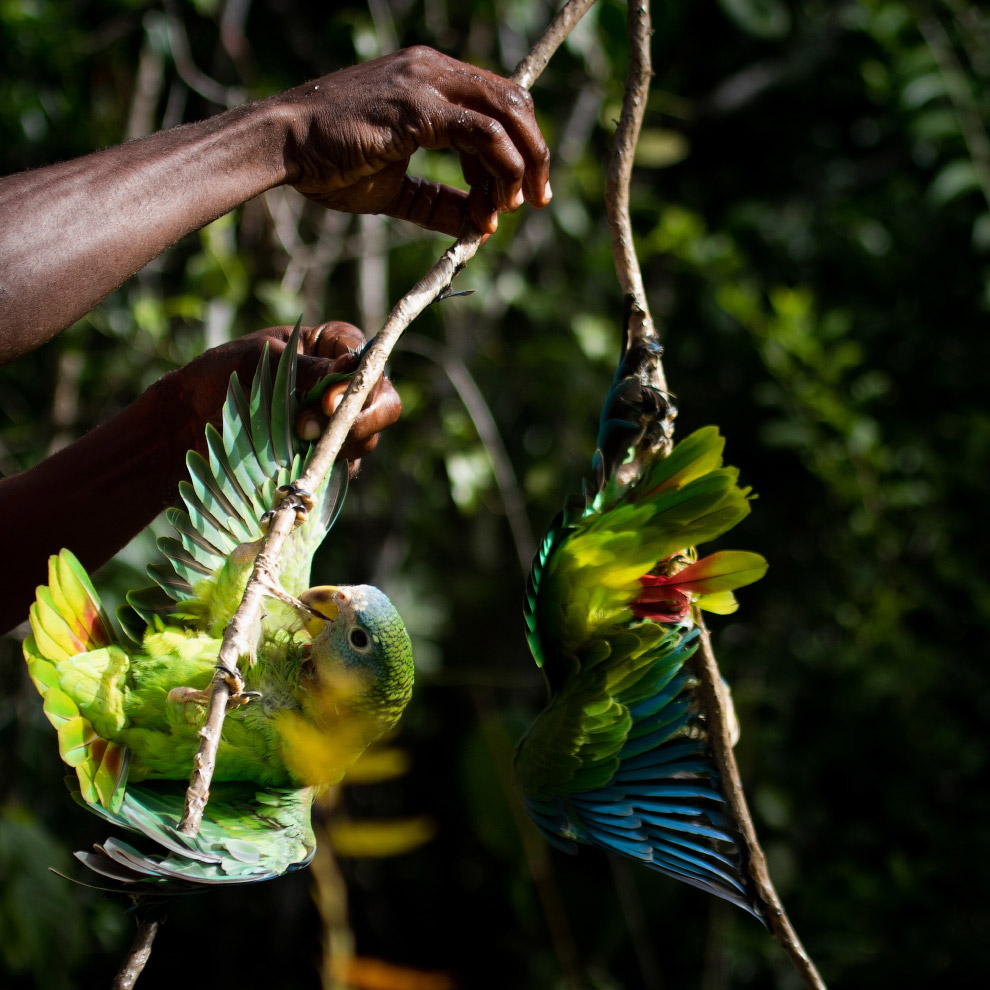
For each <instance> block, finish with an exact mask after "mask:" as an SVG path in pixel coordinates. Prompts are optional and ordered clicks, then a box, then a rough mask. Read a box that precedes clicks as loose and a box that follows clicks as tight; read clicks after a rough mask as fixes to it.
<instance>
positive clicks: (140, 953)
mask: <svg viewBox="0 0 990 990" xmlns="http://www.w3.org/2000/svg"><path fill="white" fill-rule="evenodd" d="M159 911H160V907H159V906H158V905H141V904H138V905H136V906H135V909H134V916H135V920H136V921H137V932H136V933H135V935H134V941H133V942H131V947H130V948H129V949H128V950H127V956H126V957H125V958H124V962H123V964H122V965H121V967H120V969H119V970H118V971H117V975H116V976H115V977H114V980H113V984H112V988H111V990H131V988H132V987H133V986H134V984H135V983H137V981H138V977H139V976H140V975H141V973H142V972H144V967H145V966H146V965H147V963H148V959H149V958H150V957H151V946H152V943H153V942H154V941H155V936H156V935H157V934H158V928H159V926H160V925H161V923H162V920H163V919H162V916H161V914H160V913H159Z"/></svg>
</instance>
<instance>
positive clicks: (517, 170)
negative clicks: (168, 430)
mask: <svg viewBox="0 0 990 990" xmlns="http://www.w3.org/2000/svg"><path fill="white" fill-rule="evenodd" d="M421 147H422V148H453V149H455V150H456V151H457V152H458V154H459V156H460V159H461V165H462V168H463V171H464V175H465V177H466V178H467V181H468V183H469V185H470V186H471V192H470V194H469V193H467V192H464V191H463V190H460V189H455V188H453V187H451V186H446V185H443V184H441V183H435V182H425V181H422V180H419V179H416V178H413V177H412V176H409V175H407V174H406V167H407V165H408V164H409V158H410V156H411V155H412V154H413V152H414V151H415V150H416V149H417V148H421ZM548 178H549V154H548V152H547V148H546V143H545V142H544V140H543V137H542V135H541V134H540V131H539V128H538V126H537V124H536V118H535V116H534V113H533V105H532V99H531V97H530V95H529V93H527V92H526V91H525V90H523V89H520V88H519V87H518V86H516V85H515V84H514V83H510V82H508V81H507V80H505V79H501V78H500V77H498V76H495V75H493V74H492V73H490V72H486V71H484V70H483V69H476V68H474V67H473V66H469V65H466V64H464V63H462V62H458V61H456V60H455V59H451V58H448V57H447V56H445V55H441V54H440V53H439V52H434V51H432V50H431V49H428V48H412V49H406V50H404V51H401V52H396V53H395V54H393V55H389V56H386V57H385V58H381V59H376V60H375V61H373V62H366V63H363V64H361V65H357V66H352V67H350V68H348V69H342V70H340V71H339V72H335V73H332V74H331V75H329V76H324V77H323V78H322V79H317V80H314V81H313V82H310V83H306V84H304V85H302V86H297V87H296V88H295V89H291V90H288V91H287V92H285V93H281V94H279V95H278V96H273V97H271V98H269V99H267V100H263V101H261V102H259V103H253V104H249V105H248V106H246V107H239V108H236V109H234V110H228V111H227V112H226V113H223V114H220V115H219V116H217V117H212V118H210V119H209V120H205V121H201V122H199V123H196V124H188V125H186V126H184V127H180V128H176V129H174V130H171V131H164V132H162V133H160V134H154V135H152V136H150V137H147V138H142V139H141V140H139V141H133V142H130V143H128V144H125V145H121V146H119V147H116V148H109V149H107V150H106V151H102V152H98V153H97V154H94V155H89V156H87V157H85V158H81V159H78V160H76V161H70V162H64V163H62V164H61V165H55V166H51V167H49V168H44V169H38V170H36V171H33V172H25V173H23V174H21V175H16V176H11V177H9V178H6V179H0V363H3V362H4V361H9V360H11V359H12V358H14V357H16V356H17V355H19V354H22V353H24V352H26V351H29V350H31V349H32V348H35V347H37V346H39V345H40V344H42V343H44V342H45V341H46V340H48V339H49V338H50V337H52V336H54V334H56V333H58V331H59V330H61V329H63V328H64V327H66V326H68V325H69V324H70V323H72V322H73V321H74V320H77V319H78V318H79V317H80V316H82V315H83V314H84V313H86V312H88V311H89V309H91V308H92V307H93V306H94V305H95V304H96V303H97V302H99V301H100V300H101V299H102V298H104V297H105V296H106V295H107V294H108V293H110V292H112V291H113V289H115V288H116V287H117V286H119V285H120V284H121V283H122V282H123V281H124V280H125V279H127V278H128V277H129V276H130V275H132V274H134V273H135V272H137V271H138V270H139V269H141V268H142V267H143V266H144V265H146V264H147V263H148V262H149V261H150V260H151V259H152V258H154V257H156V256H157V255H158V254H160V253H161V252H162V251H163V250H165V248H167V247H168V246H169V245H171V244H174V243H175V242H176V241H177V240H179V239H180V238H181V237H183V236H185V235H186V234H188V233H190V232H191V231H193V230H197V229H198V228H199V227H202V226H203V225H204V224H206V223H209V222H210V221H211V220H213V219H215V218H216V217H218V216H220V215H222V214H223V213H226V212H227V211H228V210H231V209H233V208H234V207H235V206H237V205H239V204H240V203H243V202H245V201H246V200H248V199H250V198H251V197H253V196H256V195H258V193H261V192H263V191H264V190H266V189H270V188H272V187H273V186H276V185H280V184H282V183H289V184H292V185H294V186H295V187H296V188H297V189H298V190H299V191H300V192H301V193H303V195H305V196H307V197H309V198H310V199H311V200H313V201H314V202H316V203H319V204H320V205H322V206H325V207H327V208H329V209H334V210H343V211H346V212H350V213H384V214H387V215H388V216H392V217H398V218H400V219H403V220H411V221H413V222H414V223H418V224H420V225H421V226H424V227H428V228H429V229H431V230H439V231H443V232H444V233H447V234H451V235H455V236H456V235H457V234H459V233H460V232H461V230H462V228H463V225H464V223H465V221H466V220H468V219H470V220H471V222H473V223H474V225H475V226H476V227H477V228H478V229H479V230H481V231H482V232H483V233H489V234H490V233H492V232H493V231H494V230H495V229H496V227H497V225H498V213H500V212H505V211H507V210H514V209H517V208H518V207H519V206H520V205H521V204H522V203H523V201H524V200H528V201H529V202H530V203H532V204H533V205H535V206H538V207H542V206H545V205H546V204H547V203H548V202H549V201H550V185H549V181H548Z"/></svg>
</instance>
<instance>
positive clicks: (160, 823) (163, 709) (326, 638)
mask: <svg viewBox="0 0 990 990" xmlns="http://www.w3.org/2000/svg"><path fill="white" fill-rule="evenodd" d="M298 334H299V331H298V328H297V329H296V332H295V333H294V334H293V335H292V337H291V338H290V339H289V341H288V343H287V345H286V347H285V349H284V351H283V353H282V356H281V358H280V360H279V362H278V368H277V370H276V374H275V379H274V382H273V381H272V377H271V373H270V371H269V360H268V354H267V351H266V353H265V354H264V355H263V357H262V359H261V361H260V363H259V366H258V371H257V373H256V374H255V377H254V381H253V385H252V388H251V390H250V394H245V392H244V390H243V389H242V387H241V384H240V382H239V381H238V379H237V377H236V376H232V377H231V381H230V387H229V389H228V393H227V399H226V403H225V405H224V408H223V413H222V430H220V431H218V430H216V429H214V428H213V427H207V430H206V452H207V456H205V457H204V456H202V455H201V454H199V453H196V452H195V451H191V452H190V453H189V454H188V456H187V459H186V462H187V466H188V470H189V480H188V481H183V482H182V483H181V484H180V494H181V496H182V501H183V503H184V506H185V507H184V508H183V509H179V508H171V509H168V510H167V512H166V518H167V520H168V522H169V523H170V524H171V525H172V527H173V529H174V530H175V534H176V535H175V536H174V537H164V538H162V539H160V540H159V541H158V546H159V549H160V550H161V552H162V554H163V557H164V562H163V563H159V564H152V565H150V566H149V568H148V570H149V573H150V574H151V576H152V578H153V579H154V580H155V582H156V587H155V588H153V589H145V590H142V591H135V592H131V593H130V594H128V596H127V605H125V606H122V607H121V609H120V610H118V616H119V619H120V622H121V627H122V630H123V631H118V630H117V628H116V627H115V625H114V623H113V621H112V619H111V618H110V616H109V615H108V614H107V612H106V610H105V609H104V608H103V606H102V604H101V602H100V598H99V595H98V593H97V592H96V589H95V588H94V587H93V585H92V582H91V581H90V579H89V576H88V575H87V574H86V571H85V570H84V569H83V567H82V566H81V565H80V563H79V562H78V561H77V560H76V558H75V557H74V556H73V555H72V553H71V552H70V551H69V550H62V551H61V552H60V553H59V554H58V555H57V556H54V557H52V558H50V560H49V569H48V584H47V585H45V586H42V587H39V588H38V591H37V599H36V601H35V603H34V604H33V605H32V606H31V634H30V635H29V636H28V637H27V638H26V639H25V641H24V656H25V659H26V661H27V666H28V671H29V674H30V676H31V679H32V681H33V682H34V685H35V687H36V688H37V689H38V692H39V693H40V694H41V696H42V698H43V699H44V711H45V715H46V716H47V717H48V720H49V721H50V722H51V723H52V725H53V726H54V727H55V729H56V733H57V736H58V744H59V753H60V755H61V757H62V759H63V761H64V762H65V763H66V765H67V766H69V767H70V768H72V769H73V770H74V771H75V773H74V775H73V776H72V777H70V778H69V781H70V789H71V790H72V793H73V796H74V797H75V799H76V800H77V801H78V802H79V803H80V804H82V805H83V806H84V807H86V808H87V809H88V810H90V811H92V812H94V813H95V814H97V815H99V816H101V817H102V818H104V819H106V820H107V821H108V822H111V823H112V824H114V825H117V826H120V827H121V828H124V829H127V830H129V831H131V832H134V833H137V834H138V835H139V836H142V837H143V838H144V839H146V840H150V846H151V847H152V849H153V851H151V852H144V851H139V850H137V849H135V848H134V847H132V846H131V845H129V844H128V843H126V842H122V841H120V840H118V839H109V840H107V841H106V842H104V843H103V844H102V845H99V846H96V847H95V848H94V850H93V851H92V852H85V853H77V857H78V858H79V859H80V860H81V861H82V862H83V863H84V864H85V865H87V866H88V867H90V868H91V869H93V870H95V871H96V872H97V873H99V874H101V875H102V876H103V877H105V878H107V879H108V880H112V881H115V882H116V883H118V884H123V885H124V886H125V887H127V888H128V889H129V890H142V889H154V890H155V891H162V890H167V891H175V890H184V889H192V888H193V887H195V886H196V885H201V884H214V883H243V882H250V881H255V880H265V879H269V878H272V877H276V876H279V875H281V874H283V873H286V872H288V871H290V870H295V869H298V868H300V867H302V866H305V865H306V864H307V863H308V862H309V861H310V859H312V857H313V853H314V850H315V838H314V835H313V830H312V828H311V825H310V806H311V803H312V800H313V797H314V795H315V794H316V792H317V791H318V790H319V788H320V787H322V786H326V785H327V784H330V783H334V782H336V781H339V780H340V779H341V778H342V777H343V775H344V773H345V772H346V771H347V769H348V768H349V767H350V766H351V765H352V764H353V763H354V761H355V760H356V759H357V758H358V757H359V756H360V754H361V752H362V751H363V750H364V749H365V748H366V747H367V746H368V745H369V744H370V743H371V742H373V741H374V740H375V739H377V738H378V737H380V736H381V735H382V734H383V733H384V732H386V731H387V730H388V729H390V728H391V727H392V726H393V725H394V724H395V723H396V721H397V720H398V718H399V716H400V715H401V713H402V710H403V709H404V707H405V705H406V703H407V702H408V701H409V698H410V695H411V692H412V680H413V662H412V647H411V644H410V641H409V636H408V634H407V632H406V629H405V626H404V625H403V623H402V619H401V618H400V617H399V615H398V613H397V612H396V610H395V608H394V607H393V606H392V604H391V602H390V601H389V600H388V599H387V598H386V597H385V595H383V594H382V592H380V591H379V590H378V589H377V588H373V587H370V586H367V585H356V586H345V585H342V586H336V585H327V586H318V587H315V588H311V587H310V584H309V582H310V564H311V561H312V557H313V554H314V552H315V551H316V549H317V548H318V547H319V546H320V544H321V543H322V541H323V539H324V537H325V536H326V534H327V532H328V530H329V529H330V527H331V526H332V525H333V523H334V521H335V519H336V517H337V514H338V512H339V511H340V506H341V503H342V501H343V498H344V494H345V490H346V483H347V471H346V466H345V465H339V466H338V467H337V468H335V470H334V471H333V472H331V473H330V474H329V475H328V476H327V477H326V478H325V479H324V481H323V482H322V483H321V484H320V486H319V488H318V489H317V491H316V492H314V493H312V501H313V509H312V510H311V511H309V512H308V514H307V513H305V512H301V513H299V520H298V522H299V524H298V525H297V527H296V528H295V530H294V531H293V532H292V534H291V535H290V536H289V538H288V540H287V542H286V544H285V547H284V549H283V552H282V556H281V564H282V569H281V573H280V581H281V585H282V588H281V591H282V592H283V594H282V595H280V596H278V597H276V598H273V599H272V600H271V601H270V602H268V603H266V611H265V614H264V615H263V617H262V619H261V620H260V628H259V629H258V630H257V632H258V639H257V648H256V656H255V657H253V658H252V662H251V663H250V664H249V665H248V666H247V669H246V670H245V671H244V676H243V681H244V684H243V687H242V688H240V687H239V693H236V696H235V698H234V701H235V703H236V704H237V707H234V708H232V710H230V711H229V712H228V715H227V717H226V719H225V720H224V725H223V732H222V735H221V740H220V745H219V749H218V752H217V763H216V771H215V773H214V777H213V784H212V786H211V794H210V801H209V804H208V805H207V809H206V813H205V815H204V817H203V821H202V825H201V827H200V830H199V832H198V834H197V835H194V836H189V835H185V834H183V833H180V832H179V831H178V828H177V826H178V822H179V820H180V818H181V815H182V810H183V803H184V797H185V782H186V781H187V780H188V778H189V774H190V771H191V768H192V760H193V755H194V753H195V752H196V750H197V748H198V745H199V730H200V728H201V726H202V723H203V717H204V711H205V708H204V706H205V704H206V703H207V701H208V698H209V687H210V684H211V681H212V679H213V676H214V672H215V668H216V663H217V655H218V652H219V649H220V643H221V638H222V636H223V631H224V627H225V626H226V625H227V623H228V622H229V621H230V619H231V617H232V616H233V614H234V611H235V610H236V608H237V606H238V604H239V602H240V599H241V596H242V594H243V592H244V589H245V587H246V585H247V582H248V579H249V578H250V575H251V573H252V570H253V567H254V561H255V558H256V556H257V554H258V551H259V549H260V546H261V542H262V539H263V536H264V532H265V528H266V513H267V511H268V510H269V508H270V507H271V506H272V505H273V503H275V502H276V501H277V500H278V499H279V497H280V496H281V493H280V492H279V489H280V488H283V487H284V486H290V491H293V492H298V489H294V488H292V486H293V482H295V481H296V480H297V479H298V478H299V477H300V475H301V474H302V472H303V471H304V469H305V467H306V464H307V462H308V458H309V456H310V454H311V448H310V446H309V445H308V444H304V443H302V442H300V441H298V440H297V439H296V438H295V435H294V424H295V421H296V416H297V413H298V411H299V404H298V402H297V400H296V366H297V363H298V361H297V345H298ZM331 377H332V376H331ZM308 396H310V397H312V396H313V390H310V393H308ZM317 397H318V396H317ZM306 504H308V502H307V503H306ZM293 600H295V602H296V603H295V605H293V604H292V602H293ZM287 602H288V604H287Z"/></svg>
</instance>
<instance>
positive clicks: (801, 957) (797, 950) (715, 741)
mask: <svg viewBox="0 0 990 990" xmlns="http://www.w3.org/2000/svg"><path fill="white" fill-rule="evenodd" d="M696 623H697V626H698V631H699V633H700V638H701V649H700V650H698V652H697V653H696V654H695V655H694V656H693V657H692V658H691V659H692V663H693V666H694V670H695V673H696V674H697V675H698V679H699V681H700V684H699V685H698V692H699V697H700V701H701V710H702V712H703V713H704V716H705V721H706V722H707V724H708V736H709V739H710V741H711V744H712V750H713V752H714V754H715V764H716V766H717V767H718V772H719V777H720V778H721V785H722V793H723V796H724V797H725V799H726V802H727V803H728V805H729V809H730V810H731V812H732V818H733V821H734V823H735V825H736V828H737V829H738V830H739V832H740V833H741V835H742V837H743V841H744V842H745V843H746V851H747V854H748V856H747V858H748V868H749V875H750V877H751V879H752V881H753V884H754V886H755V887H756V892H757V894H758V895H759V898H760V900H761V901H762V902H763V904H762V907H763V914H764V917H765V918H766V922H767V925H768V926H769V928H770V931H771V932H773V936H774V938H775V939H777V941H778V942H779V943H780V945H781V947H782V948H783V950H784V952H786V953H787V956H788V958H789V959H790V960H791V964H792V965H793V966H794V969H795V970H796V971H797V972H798V974H799V975H800V976H801V978H802V979H803V980H804V985H805V986H806V987H808V988H809V990H825V982H824V980H822V978H821V976H820V975H819V973H818V970H817V968H816V967H815V964H814V963H813V962H812V960H811V957H810V956H809V955H808V953H807V952H806V951H805V948H804V946H803V945H802V944H801V940H800V939H799V938H798V935H797V932H796V931H795V930H794V926H793V925H792V924H791V921H790V918H788V917H787V913H786V912H785V911H784V905H783V904H781V902H780V898H779V897H778V896H777V891H776V890H775V889H774V886H773V881H772V880H771V879H770V871H769V870H768V869H767V859H766V856H765V855H764V853H763V847H762V846H761V845H760V840H759V839H758V838H757V837H756V829H755V828H754V827H753V819H752V816H751V815H750V813H749V808H748V807H747V805H746V797H745V795H744V794H743V786H742V778H741V777H740V776H739V767H738V765H737V764H736V757H735V754H734V753H733V751H732V740H731V736H730V727H729V720H728V719H727V718H726V712H725V706H724V704H723V702H722V699H721V698H720V697H719V694H720V692H719V685H720V684H721V683H722V675H721V673H720V672H719V669H718V663H717V661H716V660H715V652H714V651H713V650H712V641H711V637H710V636H709V635H708V630H707V629H706V628H705V623H704V620H703V619H702V618H701V616H700V614H698V615H697V616H696Z"/></svg>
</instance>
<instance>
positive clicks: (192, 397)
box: [0, 323, 400, 632]
mask: <svg viewBox="0 0 990 990" xmlns="http://www.w3.org/2000/svg"><path fill="white" fill-rule="evenodd" d="M291 329H292V328H291V327H272V328H269V329H268V330H262V331H259V332H257V333H254V334H248V335H247V336H245V337H241V338H238V339H237V340H234V341H231V342H230V343H228V344H224V345H222V346H221V347H216V348H213V349H212V350H210V351H207V352H206V353H205V354H203V355H201V356H200V357H199V358H197V359H196V360H195V361H192V362H191V363H190V364H188V365H186V366H185V367H184V368H180V369H178V370H177V371H174V372H172V373H171V374H168V375H166V376H165V377H164V378H163V379H161V381H159V382H157V383H156V384H155V385H153V386H151V388H149V389H148V390H147V391H146V392H144V393H143V394H142V395H141V396H139V397H138V398H137V399H136V400H135V401H134V402H133V403H131V405H129V406H128V407H127V408H126V409H124V410H123V411H122V412H120V413H118V414H117V415H116V416H114V417H113V418H112V419H110V420H108V421H107V422H106V423H104V424H103V425H102V426H99V427H97V428H96V429H95V430H93V431H92V432H90V433H87V434H86V435H85V436H84V437H82V438H81V439H79V440H77V441H76V442H75V443H73V444H71V445H70V446H68V447H66V448H64V449H62V450H60V451H59V452H58V453H56V454H53V455H52V456H51V457H49V458H47V459H46V460H44V461H42V462H41V463H40V464H38V465H37V466H35V467H33V468H30V469H29V470H27V471H22V472H21V473H20V474H16V475H13V476H11V477H9V478H2V479H0V517H2V518H4V519H5V520H7V526H6V529H5V534H6V535H5V542H4V550H5V553H6V555H7V559H8V560H9V561H12V562H16V566H10V567H8V568H7V570H6V576H5V578H4V595H3V596H2V597H0V632H2V631H4V630H6V629H8V628H10V627H11V626H13V625H15V624H16V623H18V622H20V621H22V620H23V619H25V618H27V614H28V607H29V606H30V604H31V601H32V600H33V596H34V589H35V587H36V586H37V585H38V584H42V583H44V579H45V567H46V566H47V560H48V557H49V556H50V555H51V554H54V553H58V551H59V550H61V549H62V548H63V547H68V548H69V549H70V550H72V551H73V553H75V554H76V556H77V557H79V559H80V560H81V561H82V563H83V565H84V566H85V567H86V568H87V569H88V570H90V571H92V570H94V569H95V568H97V567H99V566H100V565H101V564H103V563H105V562H106V561H107V560H109V558H110V557H111V556H113V554H114V553H116V552H117V550H119V549H120V548H121V547H122V546H123V545H124V544H125V543H127V541H128V540H130V539H131V537H133V536H135V535H136V534H137V533H139V532H140V531H141V529H143V528H144V527H145V526H146V525H147V524H148V523H149V522H150V521H151V520H152V519H153V518H154V517H155V516H156V515H157V514H158V513H159V512H161V511H162V509H164V508H165V507H166V506H167V505H168V504H169V503H170V502H172V501H174V500H175V498H176V496H177V493H178V484H179V481H180V480H181V479H182V478H184V477H186V467H185V456H186V452H187V450H189V449H192V448H198V449H200V450H201V452H202V451H203V437H204V428H205V424H206V423H207V422H213V423H214V424H215V425H216V424H218V422H219V417H220V410H221V408H222V406H223V402H224V398H225V397H226V392H227V383H228V381H229V379H230V375H231V373H233V372H236V373H237V374H238V376H239V377H240V378H241V380H242V382H244V383H245V384H247V385H248V386H249V385H250V381H251V377H252V376H253V374H254V369H255V367H256V366H257V363H258V360H259V359H260V357H261V354H262V352H263V348H264V345H265V343H267V344H268V345H269V348H270V350H271V352H272V356H273V358H274V357H277V355H278V354H279V353H280V352H281V350H282V348H283V347H284V346H285V340H286V339H287V338H288V335H289V333H290V332H291ZM363 342H364V338H363V336H362V335H361V332H360V331H359V330H358V329H357V328H356V327H352V326H351V325H350V324H343V323H333V324H325V325H324V326H323V327H310V328H306V329H305V330H304V332H303V341H302V348H301V356H300V358H299V368H298V377H299V387H300V390H301V391H306V390H307V389H309V388H311V387H312V386H313V385H315V384H316V382H318V381H319V380H320V379H321V378H323V377H324V376H326V375H327V374H329V373H331V372H334V371H348V370H350V369H351V367H352V366H353V364H354V361H353V358H352V356H351V354H350V348H353V347H360V346H361V344H363ZM325 399H326V412H330V411H332V409H331V408H330V407H331V406H332V404H333V400H334V396H333V395H332V394H331V395H327V396H325ZM399 410H400V405H399V399H398V396H397V395H396V393H395V390H394V389H393V388H392V386H391V384H390V383H389V382H388V381H387V379H382V381H381V382H379V384H378V385H377V386H376V390H375V391H374V392H373V393H372V396H371V398H370V400H369V402H368V404H367V405H366V407H365V409H364V410H363V411H362V412H361V414H360V416H359V417H358V419H357V421H356V423H355V425H354V427H353V429H352V431H351V433H350V435H349V440H348V443H347V445H346V446H345V448H344V450H343V451H342V454H343V455H344V456H345V457H347V458H348V459H354V458H358V457H361V456H362V455H363V454H365V453H367V452H368V451H369V450H371V449H372V448H373V447H374V446H375V444H376V443H377V434H378V432H379V431H380V430H382V429H384V428H385V427H386V426H389V425H390V424H391V423H394V422H395V420H396V419H397V418H398V415H399ZM304 417H305V419H304ZM318 418H319V414H316V413H313V412H309V413H304V414H303V415H302V416H301V417H300V420H304V422H305V423H310V422H313V421H315V420H318ZM297 427H298V428H301V429H303V430H305V429H306V427H305V426H304V425H303V422H300V423H299V424H297Z"/></svg>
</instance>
